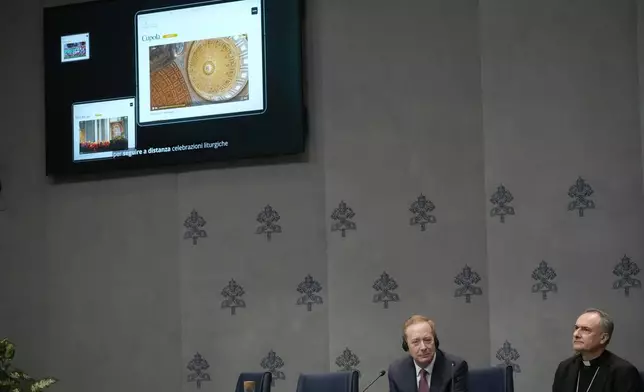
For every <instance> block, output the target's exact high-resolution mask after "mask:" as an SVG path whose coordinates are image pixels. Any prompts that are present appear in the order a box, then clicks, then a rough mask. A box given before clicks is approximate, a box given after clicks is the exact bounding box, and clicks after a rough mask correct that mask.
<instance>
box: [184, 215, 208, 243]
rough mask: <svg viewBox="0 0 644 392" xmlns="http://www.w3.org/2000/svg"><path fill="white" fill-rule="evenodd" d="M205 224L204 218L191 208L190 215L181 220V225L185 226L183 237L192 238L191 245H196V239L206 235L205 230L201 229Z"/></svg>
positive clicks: (185, 238)
mask: <svg viewBox="0 0 644 392" xmlns="http://www.w3.org/2000/svg"><path fill="white" fill-rule="evenodd" d="M205 225H206V220H205V219H204V218H203V217H201V216H200V215H199V214H198V213H197V211H196V210H194V209H193V210H192V212H191V213H190V216H188V218H186V220H185V221H184V222H183V226H184V227H185V228H186V232H185V234H184V235H183V239H184V240H187V239H190V238H192V245H197V239H199V238H206V237H208V234H207V233H206V230H204V229H203V227H204V226H205Z"/></svg>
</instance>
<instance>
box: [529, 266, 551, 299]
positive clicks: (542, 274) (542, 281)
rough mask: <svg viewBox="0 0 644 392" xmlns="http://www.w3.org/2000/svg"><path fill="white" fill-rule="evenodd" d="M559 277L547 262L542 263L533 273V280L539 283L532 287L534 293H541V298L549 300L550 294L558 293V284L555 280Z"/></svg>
mask: <svg viewBox="0 0 644 392" xmlns="http://www.w3.org/2000/svg"><path fill="white" fill-rule="evenodd" d="M556 277H557V273H556V272H555V270H554V269H553V268H552V267H550V266H549V265H548V263H546V262H545V261H543V260H542V261H541V263H539V266H538V267H537V268H536V269H535V270H534V271H532V279H534V280H536V281H537V283H535V284H533V285H532V292H533V293H539V292H540V293H541V298H543V300H544V301H545V300H546V299H548V292H550V291H552V292H553V293H556V292H557V284H556V283H555V282H553V280H554V279H555V278H556Z"/></svg>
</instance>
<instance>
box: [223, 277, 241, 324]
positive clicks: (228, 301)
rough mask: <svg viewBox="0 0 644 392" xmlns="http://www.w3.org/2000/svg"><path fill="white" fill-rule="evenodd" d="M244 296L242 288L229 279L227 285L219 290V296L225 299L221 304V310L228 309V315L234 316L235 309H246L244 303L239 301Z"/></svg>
mask: <svg viewBox="0 0 644 392" xmlns="http://www.w3.org/2000/svg"><path fill="white" fill-rule="evenodd" d="M244 294H246V293H245V292H244V288H243V287H242V286H240V285H239V284H238V283H237V282H235V280H234V279H231V280H230V282H228V285H227V286H226V287H224V289H223V290H221V295H222V296H223V297H224V298H225V299H224V300H223V301H222V302H221V308H222V309H225V308H230V314H231V315H232V316H234V315H235V312H236V309H237V308H245V307H246V302H245V301H244V300H243V299H241V297H242V296H243V295H244Z"/></svg>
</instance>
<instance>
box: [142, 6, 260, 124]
mask: <svg viewBox="0 0 644 392" xmlns="http://www.w3.org/2000/svg"><path fill="white" fill-rule="evenodd" d="M237 1H244V0H207V1H198V0H197V1H195V2H193V3H187V4H179V5H170V6H164V7H155V8H150V9H145V10H140V11H137V12H136V13H135V14H134V42H135V44H134V73H135V80H136V97H137V98H136V99H137V100H138V97H139V96H140V95H141V91H140V82H139V55H138V53H139V37H138V31H139V30H138V29H139V22H138V20H139V16H140V15H146V14H154V13H158V12H165V11H172V10H180V9H190V8H198V7H204V6H209V5H215V4H223V3H232V2H237ZM258 1H259V2H260V4H261V10H262V12H261V24H262V25H261V31H262V81H263V84H264V86H263V88H262V94H263V100H264V105H263V108H262V109H261V110H252V111H247V112H236V113H226V114H220V115H204V116H197V117H189V118H179V119H174V120H159V121H149V122H145V123H142V122H141V121H140V110H141V105H138V101H137V104H136V105H135V106H136V122H137V125H138V126H139V127H153V126H159V125H167V124H177V123H186V122H195V121H208V120H216V119H221V118H231V117H245V116H253V115H261V114H264V113H266V111H267V110H268V91H267V90H268V88H267V81H266V75H267V73H266V69H267V61H266V12H265V5H264V1H265V0H258Z"/></svg>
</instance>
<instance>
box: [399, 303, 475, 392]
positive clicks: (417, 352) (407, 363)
mask: <svg viewBox="0 0 644 392" xmlns="http://www.w3.org/2000/svg"><path fill="white" fill-rule="evenodd" d="M402 347H403V350H405V351H407V352H409V356H407V357H405V358H402V359H399V360H397V361H395V362H394V363H392V364H391V365H389V372H388V374H389V391H390V392H468V384H467V382H468V366H467V362H465V361H464V360H463V359H461V358H458V357H455V356H453V355H450V354H447V353H445V352H443V351H441V350H439V349H438V338H437V336H436V327H435V325H434V322H433V321H432V320H430V319H428V318H427V317H424V316H419V315H415V316H412V317H410V318H409V319H408V320H407V321H405V324H404V325H403V337H402Z"/></svg>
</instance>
